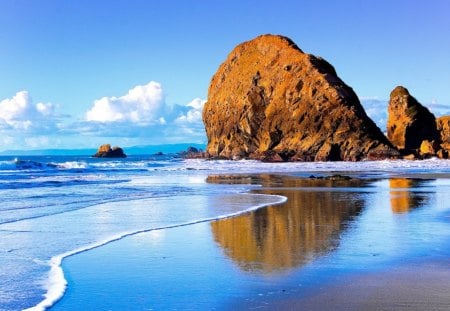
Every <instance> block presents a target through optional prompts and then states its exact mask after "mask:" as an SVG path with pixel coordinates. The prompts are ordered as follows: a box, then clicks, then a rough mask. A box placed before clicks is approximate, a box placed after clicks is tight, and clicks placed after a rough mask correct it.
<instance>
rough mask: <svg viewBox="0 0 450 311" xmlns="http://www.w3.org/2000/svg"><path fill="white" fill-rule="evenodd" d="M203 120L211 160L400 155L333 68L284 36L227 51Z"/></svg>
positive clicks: (347, 158)
mask: <svg viewBox="0 0 450 311" xmlns="http://www.w3.org/2000/svg"><path fill="white" fill-rule="evenodd" d="M203 121H204V123H205V129H206V134H207V138H208V145H207V150H206V154H205V155H206V156H209V157H211V158H225V159H241V158H248V159H257V160H262V161H268V162H280V161H339V160H345V161H358V160H363V159H372V160H375V159H386V158H397V157H399V152H398V151H397V149H396V148H395V147H393V146H392V144H391V143H390V142H389V140H388V139H387V138H386V137H385V136H384V134H383V133H382V132H381V131H380V129H379V128H378V127H377V126H376V125H375V123H374V122H373V121H372V120H371V119H370V118H369V117H368V116H367V114H366V112H365V111H364V109H363V107H362V106H361V104H360V102H359V100H358V97H357V96H356V94H355V93H354V91H353V90H352V89H351V88H350V87H349V86H347V85H346V84H345V83H344V82H343V81H342V80H341V79H340V78H339V77H338V76H337V74H336V71H335V69H334V68H333V66H332V65H330V64H329V63H328V62H327V61H325V60H324V59H322V58H320V57H316V56H313V55H310V54H306V53H304V52H303V51H302V50H300V49H299V48H298V47H297V46H296V45H295V43H294V42H292V41H291V40H290V39H288V38H286V37H282V36H276V35H263V36H260V37H257V38H255V39H253V40H251V41H248V42H244V43H242V44H240V45H238V46H237V47H236V48H235V49H234V50H233V51H232V52H231V53H230V54H229V56H228V58H227V59H226V60H225V62H224V63H223V64H222V65H221V66H220V67H219V69H218V70H217V72H216V73H215V74H214V76H213V78H212V80H211V83H210V86H209V90H208V100H207V103H206V104H205V106H204V109H203Z"/></svg>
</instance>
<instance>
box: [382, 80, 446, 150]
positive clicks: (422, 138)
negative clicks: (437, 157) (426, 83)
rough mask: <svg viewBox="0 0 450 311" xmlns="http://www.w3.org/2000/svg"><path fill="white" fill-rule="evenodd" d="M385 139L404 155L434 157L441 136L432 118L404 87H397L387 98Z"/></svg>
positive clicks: (433, 117) (434, 119)
mask: <svg viewBox="0 0 450 311" xmlns="http://www.w3.org/2000/svg"><path fill="white" fill-rule="evenodd" d="M387 135H388V139H389V140H390V141H391V143H392V144H393V145H394V146H395V147H397V148H398V149H399V150H400V151H401V152H402V153H404V154H411V153H413V154H414V153H415V154H417V153H423V154H425V153H429V154H433V155H434V154H435V153H436V152H437V150H436V149H439V143H440V136H439V132H438V130H437V124H436V118H435V116H434V115H433V114H432V113H431V112H430V111H429V110H428V109H427V108H426V107H424V106H423V105H421V104H420V103H419V102H418V101H417V100H416V99H415V98H414V97H413V96H411V94H410V93H409V91H408V90H407V89H406V88H405V87H403V86H397V87H396V88H395V89H394V90H393V91H392V92H391V95H390V100H389V106H388V120H387ZM421 149H422V150H421Z"/></svg>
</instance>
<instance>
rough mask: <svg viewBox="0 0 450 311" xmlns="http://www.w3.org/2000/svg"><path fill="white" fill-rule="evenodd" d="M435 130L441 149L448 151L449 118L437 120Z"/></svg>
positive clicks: (449, 141)
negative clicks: (439, 139) (437, 133)
mask: <svg viewBox="0 0 450 311" xmlns="http://www.w3.org/2000/svg"><path fill="white" fill-rule="evenodd" d="M436 123H437V129H438V131H439V134H440V137H441V142H442V147H443V148H444V149H447V150H449V149H450V116H443V117H440V118H437V120H436Z"/></svg>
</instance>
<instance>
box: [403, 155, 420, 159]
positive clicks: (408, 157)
mask: <svg viewBox="0 0 450 311" xmlns="http://www.w3.org/2000/svg"><path fill="white" fill-rule="evenodd" d="M403 159H404V160H416V159H417V157H416V155H415V154H414V153H411V154H408V155H405V156H403Z"/></svg>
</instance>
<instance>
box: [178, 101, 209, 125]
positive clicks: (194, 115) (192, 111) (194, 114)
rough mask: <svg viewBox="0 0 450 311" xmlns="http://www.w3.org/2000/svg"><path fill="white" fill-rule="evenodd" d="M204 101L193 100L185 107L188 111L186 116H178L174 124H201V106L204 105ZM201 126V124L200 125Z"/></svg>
mask: <svg viewBox="0 0 450 311" xmlns="http://www.w3.org/2000/svg"><path fill="white" fill-rule="evenodd" d="M205 103H206V100H204V99H201V98H195V99H194V100H192V101H191V102H190V103H189V104H187V105H186V107H189V110H188V111H187V112H186V114H183V115H181V116H179V117H178V118H177V119H176V120H175V122H177V123H185V122H187V123H202V111H203V106H204V105H205ZM202 124H203V123H202Z"/></svg>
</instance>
